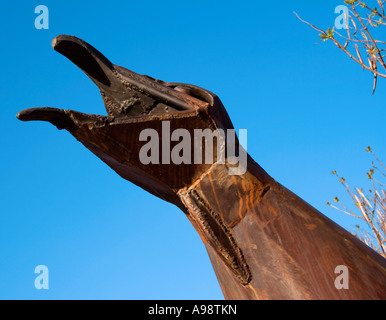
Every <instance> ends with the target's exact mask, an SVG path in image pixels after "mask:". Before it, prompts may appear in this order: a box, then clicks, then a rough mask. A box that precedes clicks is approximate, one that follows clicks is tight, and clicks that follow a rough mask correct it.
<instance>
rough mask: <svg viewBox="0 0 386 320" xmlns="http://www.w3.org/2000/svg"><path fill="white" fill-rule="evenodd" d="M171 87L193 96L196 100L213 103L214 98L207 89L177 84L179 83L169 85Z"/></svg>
mask: <svg viewBox="0 0 386 320" xmlns="http://www.w3.org/2000/svg"><path fill="white" fill-rule="evenodd" d="M169 87H171V88H173V89H174V90H176V91H178V92H181V93H184V94H186V95H188V96H191V97H193V98H195V99H198V100H201V101H202V102H205V103H209V104H212V103H213V97H212V96H211V94H210V93H209V92H208V91H206V90H205V89H202V88H199V87H196V86H192V85H189V84H177V83H174V84H172V85H169Z"/></svg>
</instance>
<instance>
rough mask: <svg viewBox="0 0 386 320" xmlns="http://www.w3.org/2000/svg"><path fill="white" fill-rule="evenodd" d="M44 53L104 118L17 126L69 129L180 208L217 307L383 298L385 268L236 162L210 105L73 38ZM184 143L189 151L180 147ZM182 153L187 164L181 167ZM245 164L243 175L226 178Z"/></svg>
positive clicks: (224, 126) (62, 118) (200, 94)
mask: <svg viewBox="0 0 386 320" xmlns="http://www.w3.org/2000/svg"><path fill="white" fill-rule="evenodd" d="M52 44H53V48H54V49H55V50H56V51H58V52H60V53H61V54H63V55H64V56H66V57H67V58H68V59H70V60H71V61H72V62H74V63H75V64H76V65H77V66H78V67H80V68H81V69H82V70H83V71H84V72H85V73H86V74H87V76H88V77H89V78H90V79H91V80H92V81H93V82H94V83H95V84H96V85H97V86H98V88H99V89H100V92H101V95H102V98H103V101H104V104H105V106H106V110H107V114H108V116H102V115H93V114H84V113H80V112H77V111H73V110H63V109H56V108H47V107H45V108H31V109H26V110H23V111H21V112H19V114H18V115H17V117H18V119H20V120H23V121H29V120H43V121H49V122H50V123H52V124H53V125H55V126H56V127H57V128H58V129H66V130H68V131H69V132H70V133H71V134H72V135H73V136H74V137H75V138H76V139H77V140H78V141H80V142H81V143H82V144H83V145H84V146H85V147H86V148H87V149H89V150H90V151H91V152H93V153H94V154H95V155H96V156H97V157H99V158H100V159H101V160H102V161H104V162H105V163H106V164H107V165H108V166H109V167H111V168H112V169H113V170H114V171H115V172H116V173H118V174H119V175H120V176H121V177H122V178H124V179H126V180H129V181H131V182H133V183H135V184H136V185H138V186H140V187H141V188H143V189H145V190H146V191H148V192H150V193H152V194H153V195H155V196H157V197H159V198H161V199H163V200H166V201H168V202H171V203H173V204H175V205H176V206H178V207H179V208H180V209H181V210H182V211H183V212H184V213H185V214H186V216H187V218H188V219H189V220H190V222H191V223H192V225H193V226H194V228H195V229H196V230H197V232H198V233H199V235H200V237H201V239H202V241H203V242H204V244H205V247H206V249H207V252H208V254H209V257H210V260H211V262H212V265H213V268H214V270H215V273H216V276H217V278H218V281H219V283H220V286H221V289H222V291H223V293H224V296H225V298H226V299H385V298H386V260H385V259H384V258H383V257H382V256H380V255H379V254H378V253H376V252H375V251H373V250H372V249H370V248H369V247H368V246H366V245H365V244H364V243H362V242H361V241H359V240H358V239H357V238H355V237H354V236H353V235H352V234H350V233H349V232H347V231H346V230H344V229H343V228H341V227H340V226H338V225H337V224H335V223H334V222H333V221H331V220H330V219H328V218H327V217H326V216H324V215H323V214H321V213H320V212H319V211H318V210H316V209H315V208H313V207H312V206H311V205H309V204H308V203H306V202H305V201H303V200H302V199H301V198H299V197H298V196H296V195H295V194H294V193H292V192H291V191H289V190H288V189H286V188H285V187H283V186H282V185H280V184H279V183H278V182H276V181H275V180H274V179H273V178H271V177H270V176H269V175H268V174H267V173H266V172H265V171H264V170H263V169H262V168H261V167H260V166H259V165H258V164H257V163H256V162H255V161H254V160H253V159H252V158H251V157H250V156H249V155H248V154H247V153H245V150H244V149H242V147H241V145H240V143H239V140H238V139H237V137H236V138H234V137H232V135H231V134H230V132H231V130H233V125H232V123H231V121H230V119H229V116H228V114H227V112H226V110H225V108H224V107H223V105H222V103H221V101H220V100H219V98H218V97H217V96H216V95H215V94H213V93H211V92H209V91H207V90H205V89H202V88H199V87H196V86H193V85H188V84H179V83H168V82H163V81H160V80H156V79H153V78H151V77H148V76H144V75H139V74H136V73H134V72H132V71H130V70H127V69H125V68H122V67H119V66H117V65H114V64H112V63H111V62H110V61H109V60H108V59H107V58H106V57H104V56H103V55H102V54H101V53H100V52H99V51H97V50H96V49H95V48H93V47H92V46H91V45H89V44H88V43H86V42H85V41H83V40H80V39H78V38H76V37H73V36H66V35H61V36H58V37H56V38H55V39H54V40H53V43H52ZM178 130H179V131H178ZM205 130H207V132H208V130H209V132H212V133H213V132H215V133H217V135H216V137H215V138H213V141H212V143H211V144H209V143H206V144H205V143H203V144H201V147H200V148H196V147H197V146H199V144H197V143H199V142H202V141H203V140H204V142H205V141H207V140H206V138H205V137H204V136H203V135H201V136H199V135H198V138H197V136H195V133H197V132H201V133H203V132H205ZM175 131H177V135H176V136H174V137H173V135H172V136H171V139H170V141H169V142H165V141H164V137H165V136H163V135H164V134H165V133H169V134H170V132H175ZM219 132H220V133H221V134H218V133H219ZM188 135H191V136H192V137H195V139H194V141H191V143H188V142H186V143H184V145H180V144H181V143H182V142H181V141H180V140H181V137H184V136H188ZM149 138H151V139H149ZM200 140H201V141H200ZM240 140H241V139H240ZM149 141H151V143H150V142H149ZM229 142H230V143H229ZM149 143H150V145H149ZM162 143H168V144H169V145H166V146H162V155H160V156H157V155H154V154H152V153H153V151H154V150H159V149H160V147H159V146H161V144H162ZM145 146H146V148H145V150H144V149H143V148H144V147H145ZM153 147H154V149H152V148H153ZM157 148H158V149H157ZM186 148H190V150H191V151H192V155H191V156H190V157H186V156H184V157H181V156H180V153H181V151H186ZM197 150H198V152H197ZM218 150H220V151H222V153H221V152H218ZM234 150H235V151H234ZM193 151H196V153H198V155H196V154H194V155H193V153H194V152H193ZM173 152H175V154H174V159H177V161H172V160H173V159H171V157H173ZM211 153H212V154H213V161H212V162H210V161H206V160H205V159H206V158H205V159H204V155H205V156H206V155H207V154H211ZM149 154H150V155H149ZM221 155H223V157H222V156H221ZM242 156H244V159H245V164H244V166H243V167H242V168H241V170H239V171H237V170H234V169H235V158H236V159H237V157H239V159H241V158H242ZM195 160H196V161H195ZM204 160H205V161H204ZM237 172H238V173H237ZM337 266H344V267H346V269H347V272H348V275H347V276H348V279H347V281H348V284H347V287H345V288H340V287H339V286H337V285H336V279H337V276H338V275H337V274H336V273H335V270H336V268H337Z"/></svg>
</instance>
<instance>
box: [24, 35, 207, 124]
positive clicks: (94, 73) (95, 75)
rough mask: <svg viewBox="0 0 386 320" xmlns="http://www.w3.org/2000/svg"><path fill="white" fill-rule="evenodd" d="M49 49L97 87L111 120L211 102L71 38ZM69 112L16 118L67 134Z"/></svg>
mask: <svg viewBox="0 0 386 320" xmlns="http://www.w3.org/2000/svg"><path fill="white" fill-rule="evenodd" d="M52 46H53V48H54V49H55V50H56V51H57V52H59V53H61V54H63V55H64V56H66V57H67V58H68V59H69V60H71V61H72V62H73V63H74V64H76V65H77V66H78V67H79V68H80V69H82V70H83V72H84V73H85V74H86V75H87V76H88V77H89V78H90V79H91V80H92V81H93V82H94V83H95V84H96V85H97V86H98V88H99V90H100V92H101V95H102V98H103V102H104V104H105V107H106V111H107V114H108V117H109V118H111V119H114V118H123V117H132V116H145V115H155V114H165V113H166V114H167V113H175V112H183V111H187V110H189V111H192V110H194V109H198V108H201V107H207V106H208V105H209V104H210V103H211V100H212V99H213V98H212V95H211V94H210V93H209V92H208V91H206V90H204V89H201V88H198V87H195V86H192V85H185V84H183V85H181V84H175V83H166V82H163V81H161V80H157V79H153V78H151V77H148V76H145V75H139V74H137V73H135V72H133V71H130V70H128V69H125V68H123V67H119V66H116V65H114V64H112V63H111V62H110V61H109V60H108V59H107V58H106V57H105V56H104V55H103V54H102V53H100V52H99V51H98V50H96V49H95V48H94V47H93V46H91V45H90V44H88V43H87V42H85V41H83V40H81V39H79V38H76V37H74V36H68V35H60V36H58V37H56V38H54V40H53V41H52ZM71 112H75V111H70V110H63V109H56V108H47V107H45V108H30V109H26V110H23V111H21V112H19V113H18V115H17V118H18V119H20V120H23V121H29V120H42V121H49V122H51V123H52V124H54V125H55V126H57V127H58V128H59V129H63V128H64V129H68V130H70V129H72V127H73V126H74V125H75V124H74V123H73V119H71V117H70V114H71ZM99 117H100V116H99Z"/></svg>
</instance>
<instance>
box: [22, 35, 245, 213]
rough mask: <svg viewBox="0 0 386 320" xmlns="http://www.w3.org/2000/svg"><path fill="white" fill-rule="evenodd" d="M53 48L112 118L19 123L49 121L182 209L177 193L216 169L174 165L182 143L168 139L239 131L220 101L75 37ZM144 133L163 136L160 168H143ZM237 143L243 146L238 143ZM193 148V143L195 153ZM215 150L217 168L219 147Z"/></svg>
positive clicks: (67, 113) (52, 114) (59, 114)
mask: <svg viewBox="0 0 386 320" xmlns="http://www.w3.org/2000/svg"><path fill="white" fill-rule="evenodd" d="M52 46H53V48H54V49H55V50H56V51H58V52H59V53H61V54H63V55H64V56H66V57H67V58H68V59H69V60H71V61H72V62H73V63H75V64H76V65H77V66H78V67H79V68H80V69H82V70H83V71H84V73H85V74H86V75H87V76H88V77H89V78H90V79H91V80H92V81H93V82H94V83H95V84H96V85H97V86H98V88H99V90H100V93H101V95H102V98H103V101H104V104H105V107H106V111H107V116H103V115H94V114H84V113H81V112H77V111H73V110H63V109H57V108H48V107H43V108H30V109H25V110H23V111H21V112H19V113H18V115H17V118H18V119H20V120H23V121H30V120H42V121H48V122H50V123H52V124H53V125H55V126H56V127H57V128H58V129H66V130H68V131H69V132H70V133H71V134H72V135H73V136H74V137H75V138H76V139H77V140H79V141H80V142H81V143H82V144H84V145H85V146H86V147H87V148H88V149H89V150H91V151H92V152H93V153H94V154H95V155H97V156H98V157H99V158H100V159H102V160H103V161H104V162H105V163H106V164H108V165H109V166H110V167H111V168H112V169H113V170H115V171H116V172H117V173H118V174H119V175H120V176H121V177H123V178H124V179H126V180H129V181H131V182H133V183H135V184H137V185H138V186H140V187H142V188H143V189H145V190H147V191H149V192H150V193H152V194H154V195H156V196H158V197H160V198H162V199H164V200H167V201H169V202H172V203H175V204H177V205H178V206H180V207H181V204H180V200H179V199H178V197H177V196H176V191H177V190H179V189H181V188H184V187H185V186H189V185H191V184H192V183H193V182H194V181H195V180H196V179H198V178H199V177H200V175H202V173H203V172H205V170H207V169H208V168H209V167H210V165H211V164H210V163H205V160H202V163H198V164H197V163H194V161H193V159H192V161H191V163H185V162H184V163H181V164H178V165H177V164H174V163H173V162H170V153H171V152H172V151H171V150H172V149H173V146H175V145H177V144H178V142H179V141H178V140H179V138H180V137H177V138H176V137H174V138H175V139H174V140H176V141H170V145H169V146H166V147H165V146H163V145H162V144H163V143H168V142H167V141H165V137H163V134H168V133H169V135H170V133H171V132H173V131H174V130H177V129H180V130H181V129H182V130H183V131H182V132H185V133H186V132H187V133H189V134H191V135H192V136H193V134H194V132H195V130H198V129H201V130H205V129H210V130H216V129H222V130H227V129H233V126H232V123H231V121H230V119H229V117H228V114H227V112H226V111H225V108H224V107H223V105H222V103H221V101H220V100H219V99H218V97H217V96H216V95H215V94H213V93H211V92H209V91H208V90H205V89H202V88H199V87H197V86H194V85H189V84H180V83H171V82H164V81H161V80H157V79H154V78H151V77H148V76H146V75H139V74H137V73H134V72H132V71H130V70H128V69H126V68H123V67H120V66H117V65H114V64H112V63H111V62H110V61H109V60H108V59H107V58H106V57H105V56H104V55H103V54H102V53H100V52H99V51H98V50H96V49H95V48H94V47H92V46H91V45H90V44H88V43H87V42H85V41H83V40H81V39H78V38H76V37H74V36H68V35H60V36H58V37H56V38H55V39H54V40H53V41H52ZM144 130H145V131H144ZM146 130H148V131H146ZM149 130H153V131H149ZM184 130H185V131H184ZM167 131H168V132H167ZM143 132H145V134H144V135H145V138H149V136H150V135H151V133H152V132H157V134H158V138H157V137H156V141H153V143H155V144H156V143H159V151H160V159H159V161H158V163H157V161H154V162H152V163H143V161H141V159H140V152H141V148H142V147H143V146H144V144H145V143H146V141H141V139H140V136H141V133H142V134H143ZM180 132H181V131H180ZM169 139H170V136H169ZM145 140H146V139H145ZM171 140H173V136H172V137H171ZM235 143H236V145H238V140H237V138H236V142H235ZM193 144H194V142H193V141H192V142H191V145H190V148H191V149H192V150H193V149H194V145H193ZM162 148H166V151H165V150H161V149H162ZM211 148H213V149H214V153H213V154H214V157H215V158H214V162H216V161H217V158H216V156H217V153H216V150H217V146H216V143H215V144H214V145H213V146H211ZM236 149H237V148H236ZM162 151H165V152H166V155H165V154H162ZM200 152H203V153H205V151H204V150H200ZM168 153H169V155H168ZM193 156H194V155H192V157H193ZM168 157H169V163H168V161H167V160H168ZM163 160H164V161H163Z"/></svg>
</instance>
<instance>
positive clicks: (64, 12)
mask: <svg viewBox="0 0 386 320" xmlns="http://www.w3.org/2000/svg"><path fill="white" fill-rule="evenodd" d="M342 3H343V1H319V2H315V1H305V0H302V1H300V0H299V1H296V0H295V1H274V2H272V1H271V2H270V1H265V2H263V1H259V2H258V1H236V2H235V1H194V2H189V1H153V0H151V1H132V0H129V1H122V0H120V1H117V0H110V1H60V2H59V1H49V0H46V1H44V2H36V1H35V2H34V1H20V0H18V1H6V2H4V3H2V17H1V25H0V26H1V36H0V37H1V44H2V50H1V51H0V61H1V87H0V88H1V89H0V90H1V97H2V99H1V104H2V105H1V117H0V131H1V134H0V137H1V138H0V139H1V157H0V162H1V168H2V169H1V190H0V191H1V192H0V197H1V203H2V206H1V213H0V256H1V260H0V298H1V299H4V298H10V299H223V295H222V293H221V290H220V288H219V285H218V283H217V280H216V277H215V274H214V272H213V270H212V266H211V264H210V262H209V259H208V257H207V253H206V251H205V248H204V246H203V244H202V243H201V241H200V238H199V236H198V235H197V234H196V232H195V231H194V229H193V227H192V226H191V225H190V223H189V222H188V219H187V218H186V217H185V216H184V214H183V213H182V212H181V211H180V210H179V209H178V208H176V207H174V206H173V205H171V204H168V203H166V202H164V201H162V200H160V199H158V198H156V197H154V196H152V195H150V194H148V193H146V192H145V191H143V190H142V189H140V188H138V187H136V186H134V185H133V184H131V183H129V182H127V181H125V180H123V179H121V178H120V177H118V175H116V174H115V173H114V172H113V171H112V170H111V169H109V168H108V167H107V166H106V165H105V164H104V163H102V161H100V160H99V159H98V158H96V157H95V156H94V155H93V154H91V153H90V152H89V151H88V150H86V149H85V148H84V147H83V146H82V145H81V144H80V143H78V142H77V141H76V140H75V139H74V138H73V137H72V136H71V135H70V134H69V133H67V132H65V131H58V130H57V129H56V128H55V127H53V126H52V125H50V124H48V123H43V122H30V123H23V122H20V121H18V120H17V119H16V117H15V115H16V114H17V112H18V111H20V110H21V109H24V108H27V107H38V106H50V107H58V108H65V109H75V110H78V111H82V112H86V113H97V114H98V113H99V114H105V109H104V106H103V103H102V99H101V97H100V95H99V92H98V90H97V87H96V86H95V85H94V84H93V83H92V82H91V81H90V80H89V79H88V78H87V77H86V76H85V75H84V74H83V72H81V71H80V70H79V69H78V68H77V67H76V66H75V65H73V64H72V63H71V62H70V61H68V60H67V59H66V58H65V57H63V56H62V55H60V54H59V53H56V52H55V51H54V50H53V49H52V48H51V40H52V39H53V38H54V37H55V36H57V35H59V34H70V35H75V36H77V37H80V38H83V39H85V40H86V41H87V42H89V43H91V44H92V45H94V46H95V47H96V48H97V49H99V50H100V51H101V52H103V53H104V54H105V55H106V56H107V57H108V58H109V59H110V60H111V61H112V62H113V63H115V64H117V65H121V66H124V67H127V68H129V69H131V70H133V71H135V72H137V73H141V74H148V75H151V76H153V77H156V78H159V79H163V80H165V81H176V82H185V83H192V84H196V85H199V86H201V87H204V88H207V89H209V90H211V91H212V92H215V93H216V94H218V96H219V97H220V98H221V99H222V101H223V103H224V105H225V106H226V108H227V110H228V112H229V114H230V117H231V119H232V121H233V123H234V125H235V127H236V128H237V129H247V130H248V151H249V153H250V154H251V155H252V157H253V158H254V159H255V160H256V161H257V162H258V163H259V164H260V165H261V166H262V167H263V168H264V169H265V170H266V171H267V172H268V173H269V174H271V175H272V176H273V177H274V178H275V179H276V180H277V181H279V182H280V183H282V184H283V185H285V186H286V187H288V188H289V189H291V190H292V191H294V192H295V193H297V194H298V195H299V196H301V197H302V198H304V199H305V200H306V201H308V202H309V203H310V204H312V205H313V206H315V207H316V208H317V209H319V210H321V211H322V212H323V213H324V214H326V215H327V216H328V217H330V218H332V219H333V220H335V221H336V222H338V223H339V224H340V225H342V226H344V227H346V228H352V227H353V225H354V224H356V221H355V220H352V219H350V218H346V217H345V216H343V215H342V214H340V213H338V212H336V211H335V210H333V209H331V208H329V207H327V206H326V202H327V201H329V200H331V199H332V198H333V197H334V196H336V195H338V196H340V197H341V198H344V196H343V195H344V190H343V189H342V188H341V186H340V185H339V184H338V182H337V181H336V179H335V177H334V176H332V174H331V171H332V170H334V169H336V170H338V172H340V173H341V174H342V175H344V176H345V177H347V178H348V181H349V183H351V184H352V185H353V186H365V185H366V183H367V181H366V175H365V171H366V170H367V169H368V168H369V166H370V161H371V158H370V157H369V154H368V153H366V152H365V151H364V150H365V148H366V147H367V145H371V146H372V147H373V149H374V150H375V151H376V152H377V154H378V155H379V156H380V157H383V159H385V156H386V146H385V131H386V127H385V125H384V124H385V115H386V111H385V110H386V108H385V101H386V90H385V89H386V82H382V81H380V83H379V86H378V90H377V92H376V94H375V95H374V96H372V95H371V89H372V75H371V74H370V73H367V72H364V71H362V69H361V68H360V67H359V66H357V65H355V63H354V62H351V61H349V59H348V58H347V57H346V56H344V54H343V53H341V52H340V51H338V49H336V48H335V47H334V46H333V45H332V44H330V43H320V44H318V45H315V43H316V42H317V41H318V33H317V32H315V31H314V30H312V29H311V28H309V27H308V26H306V25H305V24H303V23H301V22H300V21H299V20H297V19H296V17H295V16H294V14H293V13H292V11H296V12H298V13H299V14H300V15H301V17H303V18H305V19H307V20H309V21H312V22H314V23H315V24H317V25H318V26H320V27H322V28H323V29H326V28H327V27H331V26H332V25H333V24H334V20H335V17H336V15H335V14H334V9H335V7H336V6H337V5H340V4H342ZM39 4H44V5H46V6H47V7H48V8H49V10H50V20H49V23H50V24H49V30H37V29H35V27H34V20H35V17H36V16H37V15H36V14H35V13H34V9H35V7H36V6H37V5H39ZM41 264H42V265H46V266H47V267H48V268H49V271H50V289H49V290H36V289H35V287H34V279H35V277H36V275H35V274H34V269H35V267H36V266H37V265H41Z"/></svg>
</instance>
